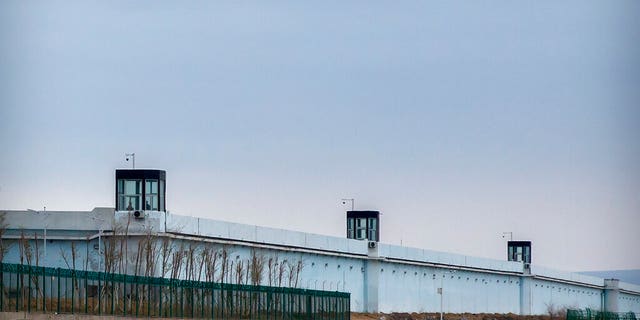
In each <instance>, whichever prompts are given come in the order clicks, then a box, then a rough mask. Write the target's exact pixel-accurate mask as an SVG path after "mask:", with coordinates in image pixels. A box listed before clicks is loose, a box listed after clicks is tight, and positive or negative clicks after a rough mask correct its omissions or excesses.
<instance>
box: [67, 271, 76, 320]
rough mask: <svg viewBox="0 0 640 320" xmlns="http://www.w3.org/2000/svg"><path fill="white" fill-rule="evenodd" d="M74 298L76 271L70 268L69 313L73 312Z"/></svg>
mask: <svg viewBox="0 0 640 320" xmlns="http://www.w3.org/2000/svg"><path fill="white" fill-rule="evenodd" d="M65 283H66V281H65ZM75 298H76V271H75V270H72V271H71V314H73V309H74V307H75V305H74V300H75Z"/></svg>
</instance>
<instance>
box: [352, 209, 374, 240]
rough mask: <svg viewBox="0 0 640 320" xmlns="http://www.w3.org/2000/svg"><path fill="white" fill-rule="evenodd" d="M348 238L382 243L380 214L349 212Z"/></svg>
mask: <svg viewBox="0 0 640 320" xmlns="http://www.w3.org/2000/svg"><path fill="white" fill-rule="evenodd" d="M347 238H349V239H357V240H369V241H375V242H378V241H380V212H379V211H347Z"/></svg>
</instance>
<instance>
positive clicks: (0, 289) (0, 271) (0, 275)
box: [0, 263, 4, 311]
mask: <svg viewBox="0 0 640 320" xmlns="http://www.w3.org/2000/svg"><path fill="white" fill-rule="evenodd" d="M0 311H4V263H3V264H2V265H0Z"/></svg>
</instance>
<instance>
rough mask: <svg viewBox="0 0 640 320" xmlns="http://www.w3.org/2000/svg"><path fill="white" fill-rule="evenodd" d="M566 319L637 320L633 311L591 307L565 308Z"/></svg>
mask: <svg viewBox="0 0 640 320" xmlns="http://www.w3.org/2000/svg"><path fill="white" fill-rule="evenodd" d="M567 320H637V318H636V315H635V313H633V312H626V313H622V312H604V311H596V310H591V309H585V310H567Z"/></svg>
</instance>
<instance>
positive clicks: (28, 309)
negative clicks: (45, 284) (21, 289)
mask: <svg viewBox="0 0 640 320" xmlns="http://www.w3.org/2000/svg"><path fill="white" fill-rule="evenodd" d="M28 270H29V278H28V281H29V284H28V286H27V289H28V290H29V293H28V294H27V295H28V297H27V312H28V313H31V265H29V269H28Z"/></svg>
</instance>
